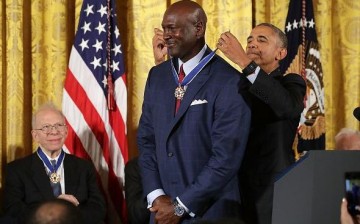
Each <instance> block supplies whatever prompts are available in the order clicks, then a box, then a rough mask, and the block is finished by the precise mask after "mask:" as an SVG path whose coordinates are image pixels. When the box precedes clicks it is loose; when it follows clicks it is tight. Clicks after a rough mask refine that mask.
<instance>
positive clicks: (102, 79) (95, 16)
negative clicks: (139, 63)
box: [74, 0, 125, 93]
mask: <svg viewBox="0 0 360 224" xmlns="http://www.w3.org/2000/svg"><path fill="white" fill-rule="evenodd" d="M110 5H111V16H110V24H111V26H110V32H111V38H110V43H111V44H110V51H111V56H110V57H111V62H110V67H111V74H112V79H113V82H115V81H116V79H118V78H119V77H120V76H121V75H123V74H124V73H125V66H124V60H123V52H122V50H121V43H120V32H119V29H118V27H117V21H116V19H117V16H116V12H115V11H114V9H115V2H114V1H113V0H111V4H110ZM107 14H108V9H107V5H106V1H98V0H88V1H86V4H85V3H84V4H83V6H82V9H81V13H80V19H79V25H78V29H77V33H76V36H75V43H74V47H75V48H76V50H77V51H78V52H79V54H80V55H81V57H82V59H83V60H84V62H85V63H86V65H87V66H88V68H89V69H90V71H91V72H92V73H93V75H94V76H95V78H96V80H97V81H98V83H99V85H100V86H101V87H102V88H103V90H104V93H106V92H107V75H108V72H107V67H108V66H107V64H108V62H107V57H108V53H107V50H106V46H107V42H108V18H107Z"/></svg>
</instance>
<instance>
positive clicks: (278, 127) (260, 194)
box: [240, 69, 306, 224]
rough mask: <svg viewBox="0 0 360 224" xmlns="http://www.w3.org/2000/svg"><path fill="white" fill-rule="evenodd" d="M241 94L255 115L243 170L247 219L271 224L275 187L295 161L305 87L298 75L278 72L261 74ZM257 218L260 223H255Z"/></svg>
mask: <svg viewBox="0 0 360 224" xmlns="http://www.w3.org/2000/svg"><path fill="white" fill-rule="evenodd" d="M241 91H242V94H243V96H244V98H245V100H246V102H247V103H248V105H249V106H250V108H251V114H252V120H251V130H250V134H249V140H248V144H247V148H246V152H245V156H244V161H243V164H242V166H241V170H240V181H241V189H242V192H241V195H242V196H243V198H242V201H243V204H244V206H245V207H246V208H247V209H248V210H247V211H246V212H245V215H252V216H253V217H252V219H251V221H250V222H249V223H254V224H256V223H271V212H272V199H273V183H274V181H275V179H276V176H277V175H279V174H280V173H281V172H282V171H284V169H286V168H288V167H289V166H290V165H291V164H293V163H294V161H295V157H294V153H293V150H292V144H293V142H294V137H295V134H296V130H297V127H298V125H299V119H300V114H301V112H302V111H303V109H304V101H303V100H304V96H305V91H306V84H305V81H304V80H303V78H302V77H301V76H299V75H297V74H288V75H286V76H283V75H282V74H281V72H280V70H279V69H276V70H275V71H273V72H272V73H270V74H269V75H268V74H266V73H265V72H264V71H263V70H260V72H259V74H258V77H257V79H256V80H255V82H254V83H253V84H251V83H250V82H249V81H248V80H247V81H246V82H245V83H244V86H242V88H241ZM249 209H250V211H249ZM254 216H258V218H260V219H259V220H258V221H254ZM260 220H262V221H260Z"/></svg>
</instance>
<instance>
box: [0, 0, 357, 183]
mask: <svg viewBox="0 0 360 224" xmlns="http://www.w3.org/2000/svg"><path fill="white" fill-rule="evenodd" d="M171 2H175V1H174V0H167V1H165V0H127V1H121V0H118V1H117V13H118V19H119V29H120V33H121V38H122V47H123V52H124V55H125V62H126V73H127V84H128V96H129V97H128V108H129V110H128V137H129V150H130V153H129V155H130V157H133V156H134V155H136V154H137V149H136V142H135V135H136V127H137V123H138V120H139V116H140V113H141V104H142V99H143V90H144V85H145V81H146V77H147V74H148V71H149V69H150V68H151V67H152V66H153V64H154V62H153V61H154V60H153V57H152V47H151V38H152V36H153V28H154V27H160V26H161V20H162V15H163V12H164V11H165V9H166V8H167V6H168V5H169V4H171ZM197 2H198V3H199V4H201V5H203V7H204V9H205V11H206V12H207V15H208V24H207V34H206V40H207V43H208V45H209V46H210V47H211V48H215V45H216V42H217V39H218V37H219V35H220V34H221V33H222V32H224V31H227V30H230V31H231V32H232V33H234V34H235V35H236V36H237V37H238V38H239V40H240V42H241V43H242V44H244V45H245V44H246V38H247V35H248V34H249V32H250V30H251V28H252V26H253V25H254V24H258V23H261V22H270V23H273V24H274V25H276V26H278V27H280V28H282V29H283V28H284V27H285V19H286V15H287V9H288V4H289V1H288V0H242V1H238V0H206V1H205V0H197ZM81 4H82V1H81V0H63V1H59V0H31V1H28V0H2V1H1V2H0V6H1V10H0V27H1V29H0V35H1V42H0V49H1V50H0V58H1V60H0V67H1V69H0V73H1V76H0V84H1V88H0V93H1V98H0V109H1V111H2V113H1V114H2V115H1V119H0V129H1V132H0V133H1V134H0V143H1V151H0V153H1V158H2V160H1V161H0V162H1V164H0V169H1V171H3V169H4V165H5V164H6V163H7V162H9V161H12V160H14V159H16V158H19V157H22V156H24V155H27V154H30V153H31V152H32V151H33V143H32V140H31V135H30V129H31V116H32V112H33V111H34V110H35V109H36V108H37V107H38V106H39V105H40V104H42V103H44V102H47V101H53V102H54V103H55V104H56V105H57V106H59V107H61V100H62V99H61V97H62V88H63V82H64V78H65V75H66V69H67V62H68V58H69V52H70V49H71V45H72V43H73V38H74V34H75V31H76V27H77V22H78V18H79V13H80V8H81ZM313 4H314V13H315V20H316V28H317V34H318V40H319V42H320V44H321V46H320V47H321V51H320V53H321V61H322V64H323V73H324V83H325V107H326V108H325V110H326V114H325V115H326V117H325V119H326V148H327V149H332V148H333V147H334V140H333V139H334V136H335V134H336V132H337V131H339V130H340V129H341V128H342V127H350V128H355V129H359V122H358V121H357V120H356V119H355V118H354V117H353V115H352V110H353V109H354V108H355V107H357V106H359V105H360V100H359V99H360V91H359V89H360V88H359V87H360V57H359V56H360V18H359V11H360V1H353V0H333V1H321V0H314V1H313ZM2 175H3V172H1V176H0V178H1V180H2V181H3V176H2Z"/></svg>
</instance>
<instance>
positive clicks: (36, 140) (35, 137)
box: [31, 130, 39, 142]
mask: <svg viewBox="0 0 360 224" xmlns="http://www.w3.org/2000/svg"><path fill="white" fill-rule="evenodd" d="M31 135H32V137H33V139H34V140H35V142H38V136H39V135H38V133H37V131H35V130H31Z"/></svg>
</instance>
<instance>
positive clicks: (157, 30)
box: [154, 28, 164, 36]
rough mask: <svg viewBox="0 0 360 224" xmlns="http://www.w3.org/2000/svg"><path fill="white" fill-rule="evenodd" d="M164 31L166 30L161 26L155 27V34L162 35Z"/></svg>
mask: <svg viewBox="0 0 360 224" xmlns="http://www.w3.org/2000/svg"><path fill="white" fill-rule="evenodd" d="M163 33H164V32H163V31H162V30H161V29H159V28H154V34H155V35H161V36H162V35H163Z"/></svg>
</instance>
